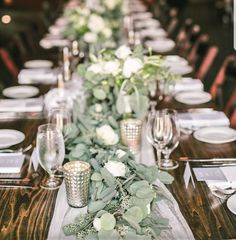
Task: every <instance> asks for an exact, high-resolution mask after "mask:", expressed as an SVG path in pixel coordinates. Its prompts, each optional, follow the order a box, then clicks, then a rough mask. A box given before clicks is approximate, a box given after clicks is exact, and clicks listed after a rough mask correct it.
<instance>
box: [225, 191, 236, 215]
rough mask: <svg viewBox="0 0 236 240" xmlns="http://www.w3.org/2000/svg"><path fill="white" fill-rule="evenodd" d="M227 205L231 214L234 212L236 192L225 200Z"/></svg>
mask: <svg viewBox="0 0 236 240" xmlns="http://www.w3.org/2000/svg"><path fill="white" fill-rule="evenodd" d="M227 207H228V209H229V210H230V211H231V212H232V213H233V214H236V194H234V195H233V196H231V197H230V198H229V199H228V200H227Z"/></svg>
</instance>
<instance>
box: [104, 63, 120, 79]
mask: <svg viewBox="0 0 236 240" xmlns="http://www.w3.org/2000/svg"><path fill="white" fill-rule="evenodd" d="M119 68H120V63H119V62H117V61H108V62H105V63H104V66H103V71H104V73H106V74H112V75H113V76H115V75H117V74H118V73H119V70H120V69H119Z"/></svg>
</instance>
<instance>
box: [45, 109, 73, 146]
mask: <svg viewBox="0 0 236 240" xmlns="http://www.w3.org/2000/svg"><path fill="white" fill-rule="evenodd" d="M48 122H49V123H51V124H55V125H56V127H57V128H58V129H59V130H60V131H61V132H62V135H63V137H64V141H65V142H66V140H67V139H68V136H69V134H70V130H71V124H72V114H71V111H70V110H69V109H68V108H66V106H64V105H61V106H60V107H56V108H52V109H50V111H49V113H48Z"/></svg>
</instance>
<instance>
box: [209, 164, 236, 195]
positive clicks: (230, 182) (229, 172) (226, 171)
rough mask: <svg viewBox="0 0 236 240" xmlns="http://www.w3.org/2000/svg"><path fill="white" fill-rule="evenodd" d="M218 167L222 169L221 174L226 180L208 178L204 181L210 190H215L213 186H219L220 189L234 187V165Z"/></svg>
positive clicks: (235, 181)
mask: <svg viewBox="0 0 236 240" xmlns="http://www.w3.org/2000/svg"><path fill="white" fill-rule="evenodd" d="M219 169H220V170H221V171H222V173H223V175H224V176H225V178H226V181H224V180H208V181H206V184H207V186H208V187H209V188H210V189H212V190H215V188H214V187H220V188H222V189H225V188H229V187H232V188H236V175H235V172H236V167H232V166H230V167H220V168H219Z"/></svg>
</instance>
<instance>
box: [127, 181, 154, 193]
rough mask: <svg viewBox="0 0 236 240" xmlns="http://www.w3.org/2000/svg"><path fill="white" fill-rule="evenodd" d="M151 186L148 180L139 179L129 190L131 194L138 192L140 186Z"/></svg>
mask: <svg viewBox="0 0 236 240" xmlns="http://www.w3.org/2000/svg"><path fill="white" fill-rule="evenodd" d="M142 187H144V188H150V186H149V184H148V182H147V181H145V180H143V181H137V182H134V183H133V184H132V185H131V186H130V188H129V191H130V193H131V194H135V193H136V192H137V190H138V189H140V188H142Z"/></svg>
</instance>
